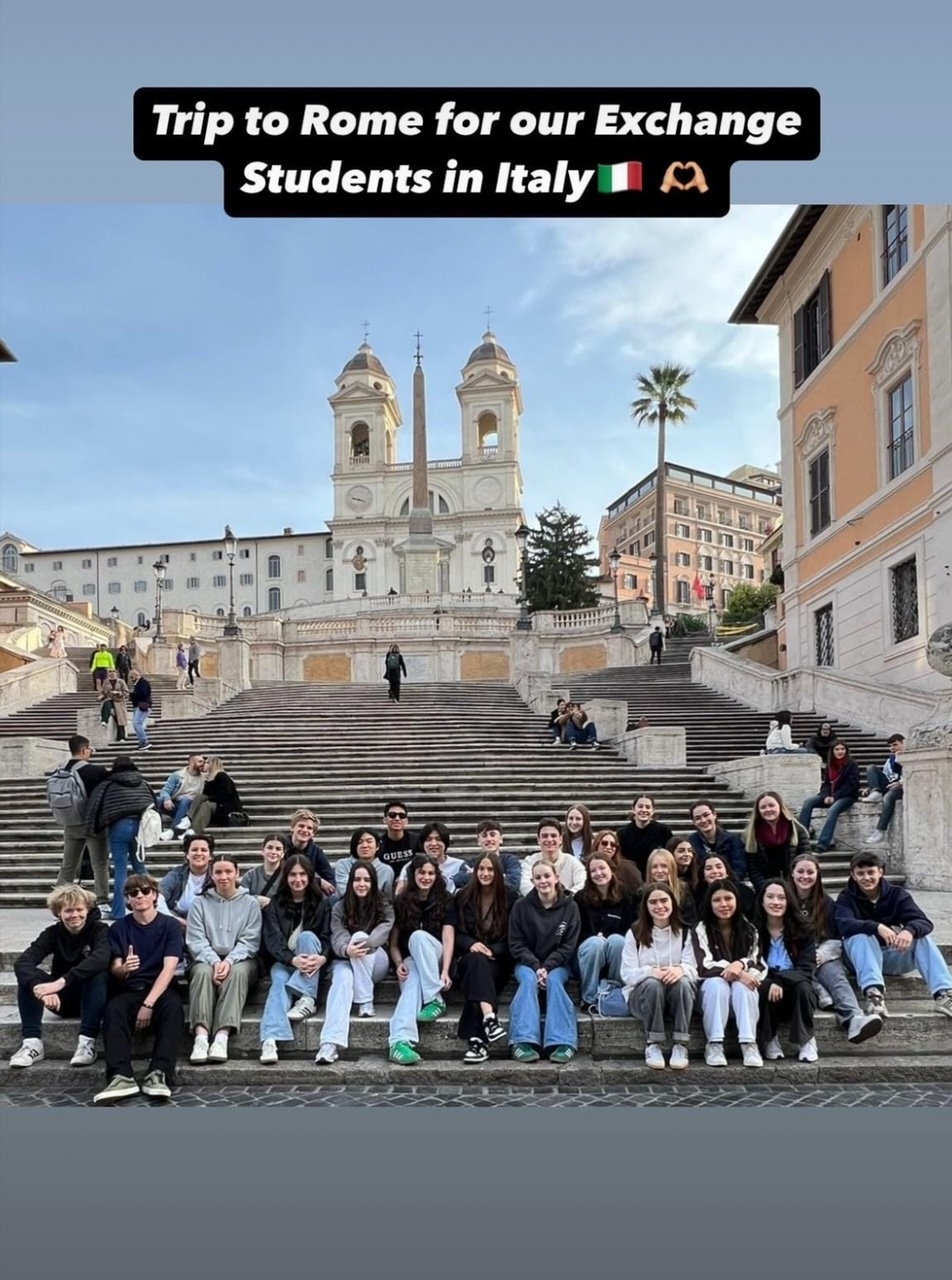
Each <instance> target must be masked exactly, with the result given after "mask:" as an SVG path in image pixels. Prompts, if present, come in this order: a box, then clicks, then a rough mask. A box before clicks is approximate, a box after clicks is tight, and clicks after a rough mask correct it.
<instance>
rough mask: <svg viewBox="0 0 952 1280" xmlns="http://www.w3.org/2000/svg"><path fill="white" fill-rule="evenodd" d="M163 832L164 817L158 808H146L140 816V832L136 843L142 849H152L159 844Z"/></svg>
mask: <svg viewBox="0 0 952 1280" xmlns="http://www.w3.org/2000/svg"><path fill="white" fill-rule="evenodd" d="M161 834H162V817H161V815H160V813H159V811H158V809H146V811H145V813H143V814H142V816H141V817H140V818H139V834H138V836H137V837H136V843H137V844H138V846H139V848H140V849H151V848H152V846H153V845H154V844H158V842H159V836H160V835H161Z"/></svg>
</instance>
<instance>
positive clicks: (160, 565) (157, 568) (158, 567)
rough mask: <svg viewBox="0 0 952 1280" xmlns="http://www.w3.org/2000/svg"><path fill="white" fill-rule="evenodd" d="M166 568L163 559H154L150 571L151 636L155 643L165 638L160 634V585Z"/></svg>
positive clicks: (163, 580) (163, 579)
mask: <svg viewBox="0 0 952 1280" xmlns="http://www.w3.org/2000/svg"><path fill="white" fill-rule="evenodd" d="M167 568H168V566H167V565H166V563H165V561H164V560H156V562H155V564H154V565H153V566H152V572H153V573H154V574H155V635H154V637H153V640H154V643H155V644H158V643H159V642H160V641H162V640H164V639H165V636H163V634H162V585H163V583H164V582H165V574H166V570H167Z"/></svg>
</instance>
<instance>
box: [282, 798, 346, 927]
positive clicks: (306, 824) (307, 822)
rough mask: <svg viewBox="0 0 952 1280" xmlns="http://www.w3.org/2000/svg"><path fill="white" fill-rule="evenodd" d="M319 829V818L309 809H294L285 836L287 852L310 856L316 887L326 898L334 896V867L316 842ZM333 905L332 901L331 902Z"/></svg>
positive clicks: (335, 891)
mask: <svg viewBox="0 0 952 1280" xmlns="http://www.w3.org/2000/svg"><path fill="white" fill-rule="evenodd" d="M320 829H321V820H320V818H319V817H318V816H317V814H316V813H312V812H311V810H310V809H295V811H294V812H293V813H292V814H291V817H290V818H289V819H288V834H287V836H286V837H285V840H286V841H287V845H288V852H289V853H300V854H303V855H304V857H305V858H310V860H311V861H312V862H313V863H314V870H315V871H316V872H317V879H318V887H319V888H320V891H321V893H323V894H324V896H325V897H326V898H336V896H337V885H336V883H335V879H334V868H333V867H332V866H331V863H330V859H329V858H328V856H327V854H326V853H325V852H324V850H323V849H322V848H321V846H320V845H319V844H318V843H317V841H316V839H315V836H316V835H317V833H318V831H320ZM331 905H333V903H332V904H331Z"/></svg>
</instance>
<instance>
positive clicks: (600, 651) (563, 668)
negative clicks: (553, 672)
mask: <svg viewBox="0 0 952 1280" xmlns="http://www.w3.org/2000/svg"><path fill="white" fill-rule="evenodd" d="M607 666H608V654H607V653H606V651H605V645H604V644H580V645H567V646H566V647H565V648H563V649H562V651H561V653H560V654H559V672H560V674H562V675H569V674H572V673H575V672H579V671H602V670H604V668H605V667H607Z"/></svg>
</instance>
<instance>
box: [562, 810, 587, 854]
mask: <svg viewBox="0 0 952 1280" xmlns="http://www.w3.org/2000/svg"><path fill="white" fill-rule="evenodd" d="M562 852H563V853H570V854H572V856H573V857H575V858H582V859H585V858H587V857H588V855H589V854H590V853H591V852H592V815H591V813H590V812H589V810H588V809H587V808H586V806H585V805H584V804H573V805H572V807H571V808H570V809H569V810H568V812H567V813H566V815H565V827H564V829H563V832H562Z"/></svg>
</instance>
